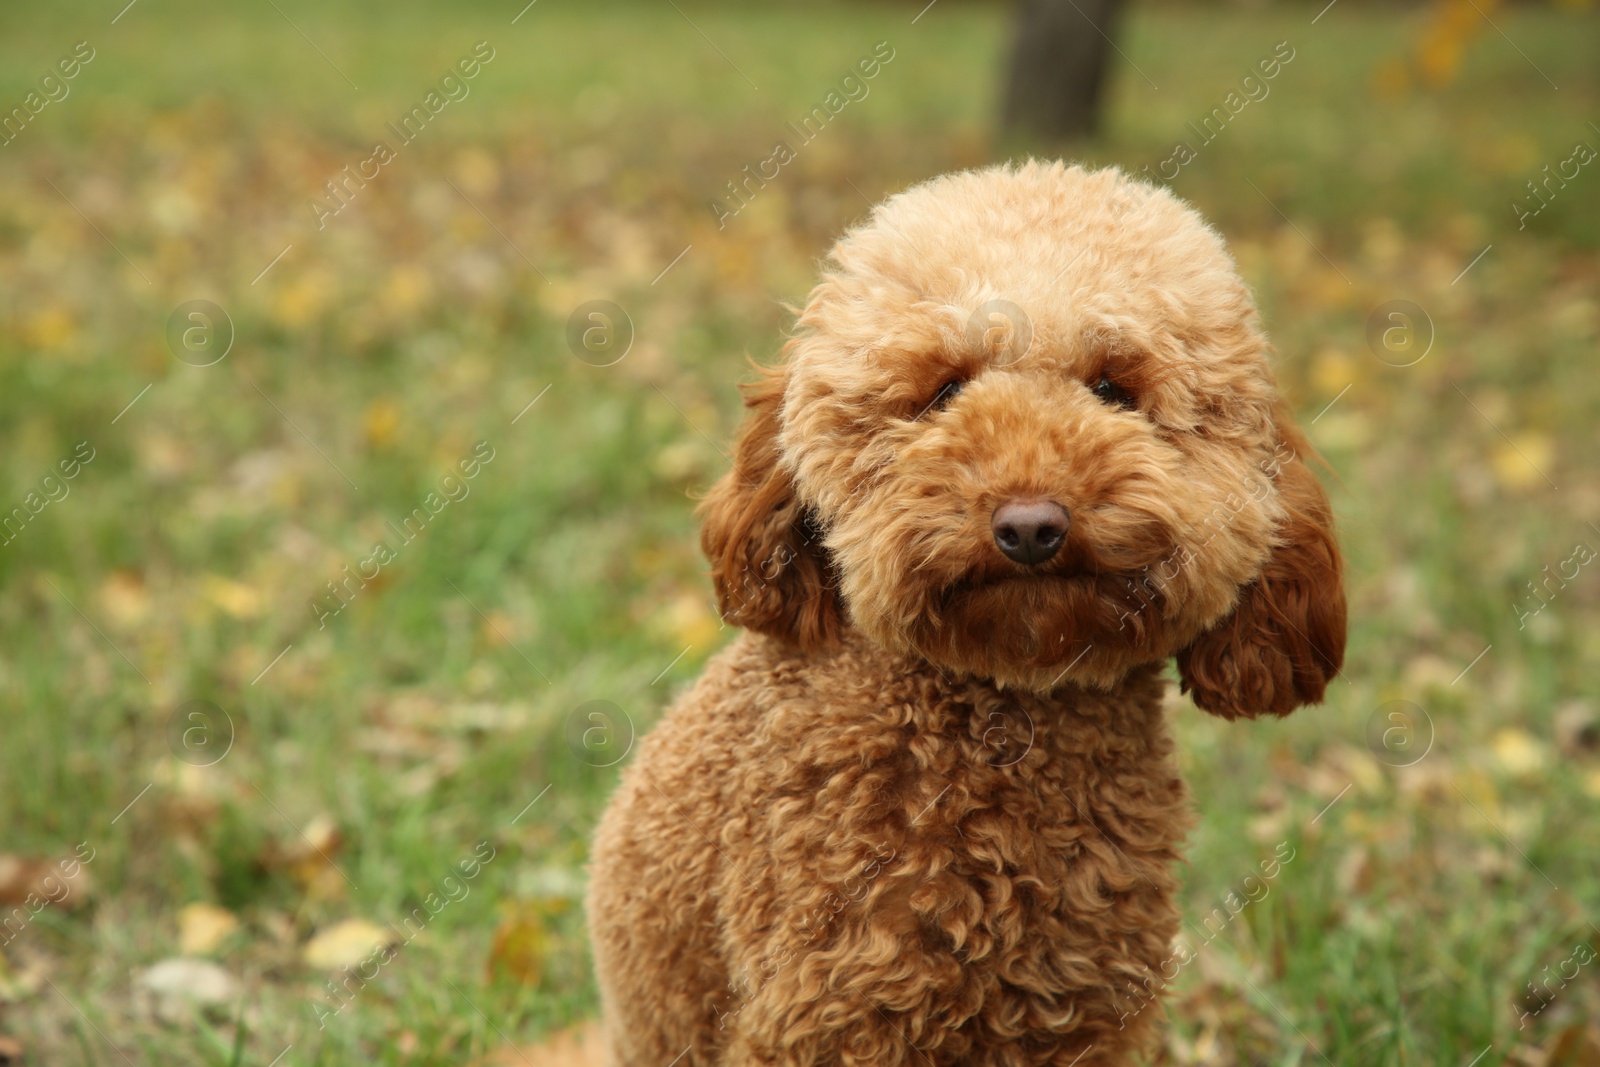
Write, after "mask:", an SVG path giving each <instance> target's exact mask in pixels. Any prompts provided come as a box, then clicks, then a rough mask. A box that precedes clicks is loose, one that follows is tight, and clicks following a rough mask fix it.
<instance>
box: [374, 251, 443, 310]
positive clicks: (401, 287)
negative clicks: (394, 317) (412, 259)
mask: <svg viewBox="0 0 1600 1067" xmlns="http://www.w3.org/2000/svg"><path fill="white" fill-rule="evenodd" d="M432 295H433V283H432V282H431V281H430V280H429V279H428V272H427V271H425V270H423V269H422V268H421V267H419V266H417V265H416V264H415V263H405V264H402V265H400V266H398V267H396V268H394V270H392V271H390V272H389V280H388V282H387V283H386V284H385V285H384V287H383V303H384V306H385V307H387V308H388V309H389V310H390V311H391V312H393V313H395V314H398V315H409V314H411V313H412V312H415V311H416V310H417V308H419V307H421V306H422V304H423V303H424V302H425V301H426V300H427V299H428V298H429V297H430V296H432Z"/></svg>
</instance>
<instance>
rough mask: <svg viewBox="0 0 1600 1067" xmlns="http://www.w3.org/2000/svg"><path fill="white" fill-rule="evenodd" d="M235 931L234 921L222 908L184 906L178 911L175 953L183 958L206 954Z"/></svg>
mask: <svg viewBox="0 0 1600 1067" xmlns="http://www.w3.org/2000/svg"><path fill="white" fill-rule="evenodd" d="M237 929H239V920H238V918H237V917H236V916H235V915H234V914H233V912H231V911H229V910H228V909H226V908H219V907H217V906H216V905H215V904H186V905H184V907H183V909H182V910H181V911H179V912H178V951H179V952H181V953H183V954H184V955H185V956H205V955H208V954H209V953H211V952H213V951H215V950H216V948H217V946H218V945H220V944H222V942H224V941H226V940H227V939H228V938H229V936H231V935H232V934H233V932H234V931H235V930H237Z"/></svg>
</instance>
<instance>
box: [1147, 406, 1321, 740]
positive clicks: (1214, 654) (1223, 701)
mask: <svg viewBox="0 0 1600 1067" xmlns="http://www.w3.org/2000/svg"><path fill="white" fill-rule="evenodd" d="M1276 421H1277V426H1278V437H1279V439H1280V440H1281V441H1282V442H1283V443H1284V444H1285V445H1288V446H1289V448H1290V449H1292V450H1293V456H1292V458H1290V459H1288V460H1287V461H1285V462H1282V463H1281V464H1280V465H1279V467H1278V472H1277V477H1276V483H1277V488H1278V498H1279V499H1280V500H1281V501H1282V503H1283V507H1284V511H1285V516H1284V520H1283V523H1282V525H1281V526H1280V527H1279V528H1278V544H1277V547H1276V548H1274V549H1273V551H1272V555H1271V556H1270V557H1269V558H1268V559H1267V563H1266V566H1265V568H1263V570H1262V572H1261V576H1260V577H1259V578H1257V579H1256V580H1255V581H1254V582H1252V583H1250V584H1249V585H1247V586H1245V588H1244V589H1242V590H1240V593H1239V603H1238V605H1237V606H1235V608H1234V609H1233V613H1232V614H1231V615H1229V616H1228V617H1227V618H1225V619H1223V620H1222V621H1221V622H1219V623H1217V624H1216V625H1215V626H1213V627H1212V628H1211V629H1210V630H1207V631H1206V632H1205V633H1203V634H1201V635H1200V636H1199V637H1198V638H1196V639H1195V641H1194V643H1193V644H1191V645H1190V646H1189V647H1188V648H1186V649H1184V650H1183V651H1181V652H1179V653H1178V674H1179V677H1180V678H1181V679H1182V685H1183V691H1184V692H1186V693H1191V694H1193V696H1194V702H1195V703H1196V704H1198V705H1199V706H1200V707H1201V708H1204V709H1205V710H1206V711H1209V712H1211V713H1212V714H1214V715H1220V716H1222V717H1223V718H1225V719H1236V718H1239V717H1240V716H1245V717H1248V718H1255V717H1256V716H1259V715H1287V714H1289V713H1290V712H1291V711H1293V710H1294V709H1295V708H1297V707H1299V706H1300V705H1302V704H1315V703H1318V702H1320V701H1321V700H1322V694H1323V690H1324V689H1325V688H1326V687H1327V684H1328V682H1329V681H1330V680H1331V679H1332V678H1333V677H1334V675H1336V674H1338V673H1339V668H1340V667H1341V666H1342V665H1343V664H1344V637H1345V600H1344V585H1343V581H1342V576H1343V570H1344V563H1343V560H1342V559H1341V558H1340V556H1339V544H1338V542H1337V541H1336V540H1335V538H1334V532H1333V510H1332V508H1330V507H1329V505H1328V497H1327V494H1325V493H1324V492H1323V491H1322V486H1321V485H1320V484H1318V482H1317V478H1316V475H1314V474H1312V473H1311V470H1310V468H1309V467H1307V466H1306V464H1305V461H1304V458H1303V457H1307V456H1310V455H1312V454H1313V452H1312V450H1311V445H1310V443H1309V442H1308V441H1307V440H1306V438H1305V435H1304V434H1302V433H1301V432H1300V431H1299V429H1298V428H1296V427H1295V426H1294V424H1293V423H1292V422H1291V421H1290V420H1289V417H1288V416H1287V414H1285V413H1283V412H1282V411H1280V412H1279V413H1278V415H1277V420H1276Z"/></svg>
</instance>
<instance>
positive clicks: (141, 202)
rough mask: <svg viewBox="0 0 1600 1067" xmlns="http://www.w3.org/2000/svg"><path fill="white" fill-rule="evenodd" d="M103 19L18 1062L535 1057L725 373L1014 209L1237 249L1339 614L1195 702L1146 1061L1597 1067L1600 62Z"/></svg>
mask: <svg viewBox="0 0 1600 1067" xmlns="http://www.w3.org/2000/svg"><path fill="white" fill-rule="evenodd" d="M125 2H126V0H107V2H96V3H94V4H60V5H45V4H33V5H19V4H7V5H5V7H4V9H3V10H0V27H3V28H0V142H3V143H0V426H3V427H4V442H5V447H4V449H3V451H0V529H3V533H0V581H3V589H4V594H5V595H4V597H3V598H0V1063H4V1064H17V1063H29V1064H138V1065H144V1064H152V1065H154V1064H208V1065H209V1064H254V1065H261V1067H268V1065H273V1067H303V1065H311V1064H330V1065H331V1064H346V1063H381V1064H461V1063H475V1064H476V1063H497V1064H517V1063H545V1062H550V1063H554V1062H558V1060H559V1053H557V1052H554V1051H552V1050H551V1047H550V1046H548V1045H546V1044H544V1042H546V1041H548V1040H549V1039H550V1035H552V1034H555V1033H557V1032H560V1031H562V1030H564V1029H566V1028H568V1027H571V1026H573V1025H576V1024H580V1023H582V1022H583V1021H584V1020H585V1019H588V1018H590V1017H592V1015H593V1012H594V1010H595V993H594V988H593V984H592V981H591V978H590V975H589V963H588V956H587V947H586V944H585V939H584V934H583V919H582V914H581V909H580V907H579V901H580V900H581V894H582V887H583V884H584V878H585V871H584V864H585V856H586V848H587V845H586V841H587V837H588V834H589V833H590V830H591V828H592V827H593V825H594V822H595V819H596V817H597V815H598V812H599V810H600V808H601V805H602V804H603V802H604V799H605V797H606V795H607V793H608V791H609V790H610V788H611V787H612V785H613V783H614V782H615V779H616V775H617V772H618V769H619V767H620V766H622V765H623V764H624V763H625V761H626V759H627V755H628V751H629V748H630V745H631V743H632V739H633V738H634V737H635V736H636V735H637V734H639V733H642V732H643V731H644V730H646V729H648V727H649V726H650V724H651V723H652V722H653V721H654V720H655V719H656V718H657V716H658V715H659V714H660V712H661V710H662V708H663V706H664V705H665V704H666V703H667V702H668V701H669V700H670V699H671V698H672V695H673V694H674V692H675V691H677V690H679V689H681V688H682V687H683V686H684V685H685V684H686V683H687V682H688V681H689V680H690V679H692V678H693V677H694V676H695V674H696V673H697V672H698V670H699V669H700V668H701V666H702V665H703V663H704V662H705V660H706V658H707V657H708V656H709V655H711V654H712V653H713V652H714V651H715V650H716V649H717V648H718V647H720V646H721V645H722V644H723V643H724V642H725V641H727V640H728V639H729V637H730V631H729V630H727V629H725V628H723V627H722V626H721V625H720V624H719V620H718V618H717V616H716V614H715V611H714V608H713V606H712V602H711V598H710V590H709V586H708V583H707V581H706V579H705V577H704V574H703V570H704V564H703V562H702V560H701V559H700V557H699V555H698V550H697V541H696V533H695V526H694V523H693V521H692V516H691V508H692V502H693V498H694V496H695V494H696V493H697V492H698V491H700V490H703V489H704V488H705V487H706V486H707V485H709V484H710V482H711V481H712V480H713V479H714V478H715V477H716V476H717V475H718V474H719V473H720V472H721V471H722V470H723V469H725V466H726V463H727V460H726V458H725V450H726V448H727V441H728V439H729V437H730V435H731V434H732V432H733V429H734V427H735V426H736V424H737V421H738V418H739V405H738V399H737V391H736V385H737V383H738V382H739V381H740V380H741V379H743V378H745V377H746V376H747V375H748V366H749V365H748V361H749V360H751V359H753V360H755V361H758V362H767V361H771V360H773V359H774V358H775V357H776V355H777V354H778V352H779V349H780V346H781V344H782V338H783V331H784V329H785V327H786V325H787V324H788V322H789V319H790V313H789V312H788V311H787V310H786V309H785V307H786V305H793V304H796V303H798V302H800V301H802V300H803V299H804V297H805V294H806V292H807V290H808V289H809V287H810V285H811V284H812V281H813V279H814V277H815V273H816V263H817V260H818V259H819V257H821V256H822V255H823V254H824V253H825V252H826V250H827V248H828V247H829V245H830V243H831V241H832V239H833V238H834V237H835V236H836V235H837V234H838V233H839V232H840V231H841V230H842V229H843V228H845V227H848V226H849V225H851V224H852V223H854V222H856V221H859V220H860V219H861V218H862V217H863V216H864V215H865V213H866V212H867V211H868V209H869V207H870V205H871V204H872V203H874V202H876V201H878V200H879V199H881V198H882V197H884V196H886V195H888V194H891V193H893V192H895V191H897V190H900V189H903V188H905V187H906V186H908V185H910V184H912V183H914V182H917V181H919V180H921V179H924V178H927V177H929V176H931V175H934V174H937V173H940V172H943V171H947V170H951V169H955V168H962V167H970V166H974V165H980V164H984V163H987V162H991V161H994V160H999V159H1005V158H1008V157H1013V156H1020V155H1023V154H1027V153H1030V152H1037V153H1041V154H1046V155H1058V154H1059V155H1066V156H1068V157H1071V158H1076V159H1081V160H1084V161H1086V162H1090V163H1093V164H1096V165H1103V164H1118V165H1121V166H1122V167H1124V168H1126V169H1127V170H1129V171H1130V172H1132V173H1134V174H1137V175H1139V176H1141V177H1144V178H1146V179H1148V180H1152V181H1158V182H1166V183H1168V184H1170V185H1171V187H1172V189H1173V191H1174V192H1176V193H1177V194H1178V195H1180V196H1182V197H1184V198H1186V199H1187V200H1189V201H1191V202H1192V203H1193V204H1195V205H1196V206H1197V207H1198V208H1199V209H1200V210H1201V211H1202V212H1203V213H1204V214H1205V215H1206V216H1207V217H1208V218H1209V219H1211V220H1212V221H1213V223H1214V224H1215V225H1216V226H1217V227H1218V229H1219V230H1220V231H1221V232H1222V233H1223V234H1224V235H1225V236H1226V238H1227V239H1228V241H1229V243H1230V245H1231V247H1232V249H1233V251H1234V254H1235V256H1236V257H1237V259H1238V261H1239V264H1240V267H1241V269H1242V271H1243V273H1244V275H1245V277H1246V279H1247V280H1248V281H1249V282H1250V284H1251V285H1252V286H1253V287H1254V289H1255V291H1256V293H1257V294H1258V298H1259V301H1260V304H1261V307H1262V311H1263V314H1264V316H1265V319H1266V323H1267V326H1268V329H1269V330H1270V332H1271V334H1272V335H1273V337H1274V340H1275V342H1276V345H1277V348H1278V350H1279V353H1280V360H1279V365H1278V372H1279V375H1280V377H1281V381H1282V385H1283V390H1284V392H1285V394H1286V396H1287V398H1288V400H1289V402H1290V403H1291V404H1292V406H1293V407H1294V409H1295V411H1296V412H1297V414H1298V416H1299V418H1300V421H1301V424H1302V425H1303V426H1305V427H1306V428H1307V429H1308V431H1309V433H1310V435H1311V438H1312V439H1313V441H1314V442H1315V444H1316V445H1317V447H1318V448H1319V449H1320V450H1322V452H1323V453H1324V454H1325V455H1326V457H1327V459H1328V461H1329V463H1330V465H1331V469H1332V474H1331V476H1330V479H1329V484H1330V488H1331V492H1332V494H1333V496H1334V500H1335V504H1336V507H1337V510H1338V513H1339V519H1340V523H1341V527H1342V536H1343V538H1344V543H1345V548H1346V551H1347V554H1348V558H1349V592H1350V596H1351V618H1352V632H1351V641H1350V654H1349V658H1348V662H1347V667H1346V671H1345V674H1344V675H1343V677H1342V679H1341V680H1340V681H1338V682H1336V683H1335V684H1334V685H1333V686H1332V687H1331V688H1330V693H1329V699H1328V703H1327V705H1326V706H1324V707H1321V708H1316V709H1309V710H1306V711H1302V712H1301V713H1299V714H1297V715H1295V716H1293V717H1291V718H1290V719H1288V720H1286V721H1283V722H1272V723H1251V724H1229V723H1225V722H1221V721H1217V720H1213V719H1210V718H1208V717H1206V716H1204V715H1202V714H1201V713H1199V712H1197V711H1196V710H1195V709H1194V708H1193V707H1192V706H1191V705H1189V703H1188V702H1187V701H1186V700H1182V699H1180V698H1177V697H1174V698H1173V701H1172V717H1173V721H1174V722H1175V724H1176V729H1177V732H1178V735H1179V741H1180V748H1181V759H1182V763H1183V770H1184V773H1185V775H1186V777H1187V778H1188V779H1189V781H1190V783H1191V785H1192V787H1193V792H1194V795H1195V800H1196V805H1197V808H1198V811H1199V816H1200V818H1199V823H1198V825H1197V827H1196V829H1195V832H1194V834H1193V837H1192V847H1191V850H1190V863H1189V865H1188V867H1187V868H1186V869H1185V871H1184V878H1185V888H1184V891H1183V893H1184V907H1185V914H1186V918H1187V921H1186V924H1185V936H1186V937H1187V938H1189V940H1190V944H1191V945H1192V946H1193V947H1194V949H1195V957H1196V958H1195V961H1194V963H1193V965H1191V966H1189V967H1187V968H1185V969H1184V971H1183V972H1182V973H1181V975H1180V976H1179V978H1178V980H1177V982H1176V985H1175V990H1174V994H1173V996H1172V997H1171V998H1170V1000H1169V1005H1168V1014H1169V1017H1170V1021H1171V1038H1170V1041H1169V1045H1168V1047H1167V1049H1166V1050H1165V1052H1164V1053H1163V1056H1162V1062H1170V1063H1177V1064H1234V1063H1249V1064H1258V1063H1259V1064H1268V1063H1271V1064H1280V1063H1283V1064H1298V1063H1308V1064H1309V1063H1321V1062H1326V1063H1330V1064H1331V1063H1339V1064H1358V1063H1359V1064H1368V1063H1372V1064H1418V1063H1426V1064H1447V1065H1453V1067H1469V1064H1477V1065H1479V1067H1497V1065H1499V1064H1502V1063H1515V1064H1521V1065H1529V1067H1546V1065H1550V1067H1554V1065H1558V1064H1560V1065H1566V1064H1572V1065H1593V1064H1597V1063H1600V1034H1596V1032H1595V1031H1594V1030H1592V1029H1589V1026H1590V1020H1592V1019H1600V964H1595V963H1593V962H1591V961H1592V960H1593V958H1594V956H1595V954H1596V947H1597V946H1600V930H1597V928H1596V926H1595V925H1594V922H1595V919H1596V917H1597V916H1600V866H1597V864H1596V862H1595V857H1596V845H1597V839H1600V835H1597V825H1600V821H1597V815H1600V719H1597V715H1600V707H1597V702H1600V682H1597V677H1600V626H1597V624H1600V563H1596V562H1594V561H1595V557H1596V555H1597V554H1600V479H1597V477H1596V461H1597V459H1600V438H1597V435H1596V433H1595V423H1596V417H1597V415H1600V378H1597V376H1596V373H1595V367H1596V350H1595V344H1596V337H1597V330H1600V304H1597V300H1600V211H1597V206H1600V162H1594V160H1595V156H1596V151H1595V149H1596V148H1597V147H1600V127H1597V125H1596V123H1597V122H1600V106H1597V104H1600V22H1597V20H1600V13H1597V11H1596V9H1595V8H1594V7H1593V6H1592V5H1590V4H1587V3H1576V2H1569V3H1525V4H1512V3H1497V2H1495V0H1438V2H1432V3H1415V4H1390V3H1383V4H1378V3H1364V2H1361V0H1335V2H1334V3H1331V4H1326V6H1324V5H1325V3H1326V0H1315V2H1312V3H1281V4H1279V3H1267V2H1254V3H1209V4H1206V3H1193V4H1180V3H1175V2H1170V0H1169V2H1159V0H1126V2H1125V3H1117V4H1112V3H1107V2H1104V0H1076V2H1073V0H1066V3H1065V4H1064V5H1063V4H1062V3H1061V2H1060V0H1057V2H1054V3H1051V2H1045V0H1030V2H1029V3H1028V4H1026V5H1022V6H1015V5H1011V4H1005V3H999V2H995V3H975V2H967V0H936V2H935V3H932V4H927V5H926V6H924V2H923V0H916V2H912V3H907V4H902V3H854V4H843V3H835V2H820V0H819V2H815V3H799V2H783V0H768V2H765V3H756V2H734V0H727V2H721V3H713V2H709V0H638V2H614V3H612V2H607V3H589V4H575V3H571V2H568V0H537V2H535V3H531V4H528V5H527V6H526V7H524V6H523V4H524V3H525V0H503V2H502V0H494V2H488V0H465V2H461V3H456V4H451V5H442V4H439V5H430V4H424V3H422V2H420V0H394V2H386V3H382V4H379V3H373V2H347V3H343V4H319V3H310V2H306V0H263V2H260V3H248V4H231V5H209V4H200V3H193V2H178V0H135V2H133V3H131V4H126V6H124V4H125ZM1019 20H1020V21H1021V23H1022V26H1023V29H1022V30H1021V32H1020V33H1019V31H1018V24H1019ZM1091 21H1092V22H1093V24H1094V26H1093V27H1089V26H1088V24H1089V23H1090V22H1091ZM1095 27H1099V28H1095ZM1089 28H1094V34H1093V35H1091V34H1090V33H1089V32H1088V29H1089ZM1102 31H1103V32H1102ZM1018 42H1020V46H1018ZM1066 56H1070V57H1071V61H1070V62H1068V61H1067V60H1066V59H1063V57H1066ZM869 69H871V70H873V73H872V74H871V75H870V76H868V75H867V73H866V71H867V70H869ZM1269 70H1270V71H1271V73H1270V74H1268V71H1269ZM1047 105H1048V106H1047ZM808 120H809V125H807V122H808ZM380 142H381V143H382V149H381V150H380V147H379V145H380ZM780 144H781V145H782V146H783V147H784V148H785V149H786V151H779V146H780ZM752 176H753V177H752ZM1284 842H1287V843H1288V847H1289V848H1292V849H1293V857H1294V858H1293V859H1292V861H1291V862H1289V863H1287V864H1284V865H1283V866H1282V869H1281V871H1280V872H1279V873H1278V874H1277V876H1276V878H1274V879H1272V880H1270V882H1269V883H1268V884H1267V889H1268V892H1267V893H1265V895H1262V894H1261V893H1260V892H1259V888H1257V889H1256V890H1247V888H1244V887H1245V885H1246V883H1245V879H1246V878H1250V877H1252V876H1258V875H1259V872H1260V870H1261V865H1262V863H1263V862H1264V861H1266V860H1269V859H1272V858H1273V857H1274V856H1279V857H1280V858H1281V852H1279V851H1278V846H1279V845H1280V843H1284ZM1252 885H1254V886H1257V887H1259V886H1260V885H1261V883H1260V881H1259V880H1257V881H1255V882H1253V883H1252ZM1475 1057H1476V1058H1475ZM663 1067H665V1065H663Z"/></svg>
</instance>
